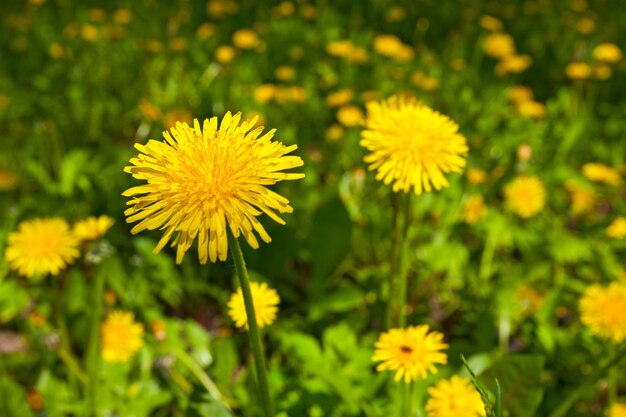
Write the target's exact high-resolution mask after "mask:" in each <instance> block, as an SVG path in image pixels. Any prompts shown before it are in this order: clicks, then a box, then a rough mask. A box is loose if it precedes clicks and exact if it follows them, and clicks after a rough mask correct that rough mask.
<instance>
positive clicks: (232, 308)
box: [228, 282, 280, 328]
mask: <svg viewBox="0 0 626 417" xmlns="http://www.w3.org/2000/svg"><path fill="white" fill-rule="evenodd" d="M250 292H251V293H252V304H254V313H255V316H256V323H257V325H258V326H259V327H265V326H268V325H270V324H272V322H273V321H274V320H275V319H276V313H278V304H279V303H280V297H279V296H278V293H277V292H276V290H274V289H273V288H270V287H268V286H267V284H266V283H264V282H262V283H258V282H251V283H250ZM228 315H229V316H230V318H231V319H233V321H234V322H235V325H236V326H237V327H241V328H244V327H245V328H248V315H247V314H246V305H245V303H244V300H243V294H242V292H241V288H239V289H238V290H237V292H235V293H233V295H232V296H231V297H230V300H229V301H228Z"/></svg>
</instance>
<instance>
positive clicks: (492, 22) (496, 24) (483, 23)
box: [480, 15, 504, 32]
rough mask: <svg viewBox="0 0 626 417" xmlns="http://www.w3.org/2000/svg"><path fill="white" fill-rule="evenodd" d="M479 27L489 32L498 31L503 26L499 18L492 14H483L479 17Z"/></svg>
mask: <svg viewBox="0 0 626 417" xmlns="http://www.w3.org/2000/svg"><path fill="white" fill-rule="evenodd" d="M480 27H482V28H483V29H486V30H489V31H491V32H499V31H501V30H502V29H503V28H504V25H502V22H501V21H500V20H499V19H497V18H495V17H493V16H489V15H484V16H482V17H481V18H480Z"/></svg>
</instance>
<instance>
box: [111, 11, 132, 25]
mask: <svg viewBox="0 0 626 417" xmlns="http://www.w3.org/2000/svg"><path fill="white" fill-rule="evenodd" d="M132 18H133V13H132V12H131V11H130V10H128V9H117V10H116V11H115V14H114V15H113V20H115V23H118V24H120V25H125V24H127V23H128V22H130V21H131V19H132Z"/></svg>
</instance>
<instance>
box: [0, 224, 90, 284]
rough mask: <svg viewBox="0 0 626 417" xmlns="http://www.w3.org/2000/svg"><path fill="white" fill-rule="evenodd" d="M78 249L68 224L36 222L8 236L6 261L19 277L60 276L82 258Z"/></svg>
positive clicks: (76, 240) (23, 225)
mask: <svg viewBox="0 0 626 417" xmlns="http://www.w3.org/2000/svg"><path fill="white" fill-rule="evenodd" d="M78 245H79V241H78V239H76V237H75V236H74V235H73V234H72V232H71V230H70V227H69V225H68V224H67V222H66V221H65V220H63V219H60V218H48V219H33V220H27V221H23V222H21V223H20V224H19V226H18V228H17V231H16V232H13V233H11V234H9V239H8V245H7V248H6V251H5V257H6V259H7V261H8V262H9V264H10V265H11V268H12V269H14V270H16V271H17V272H18V273H19V274H20V275H24V276H27V277H32V276H35V275H42V274H52V275H58V274H59V272H60V271H61V270H63V269H65V267H66V266H68V265H70V264H71V263H72V262H74V261H75V260H76V258H78V257H79V256H80V251H79V250H78Z"/></svg>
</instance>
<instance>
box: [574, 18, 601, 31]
mask: <svg viewBox="0 0 626 417" xmlns="http://www.w3.org/2000/svg"><path fill="white" fill-rule="evenodd" d="M576 30H577V31H579V32H580V33H582V34H583V35H591V34H592V33H593V32H595V30H596V22H595V20H593V19H592V18H590V17H583V18H581V19H579V20H578V21H577V22H576Z"/></svg>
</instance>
